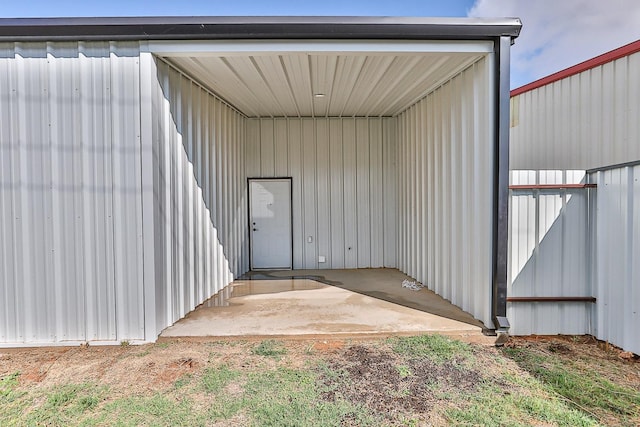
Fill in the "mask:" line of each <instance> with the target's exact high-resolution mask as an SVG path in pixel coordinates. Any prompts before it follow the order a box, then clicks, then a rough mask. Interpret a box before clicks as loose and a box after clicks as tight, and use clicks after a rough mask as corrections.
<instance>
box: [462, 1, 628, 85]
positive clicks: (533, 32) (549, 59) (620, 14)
mask: <svg viewBox="0 0 640 427" xmlns="http://www.w3.org/2000/svg"><path fill="white" fill-rule="evenodd" d="M468 15H469V16H475V17H518V18H520V19H522V24H523V27H522V33H521V34H520V37H518V39H517V40H516V42H515V45H514V46H513V47H512V51H511V55H512V56H511V58H512V59H511V61H512V62H511V70H512V78H511V86H512V87H518V86H521V85H523V84H526V83H529V82H531V81H533V80H537V79H539V78H541V77H545V76H547V75H549V74H552V73H554V72H556V71H560V70H562V69H564V68H567V67H570V66H572V65H575V64H577V63H580V62H582V61H585V60H587V59H590V58H593V57H594V56H597V55H600V54H602V53H605V52H608V51H610V50H612V49H615V48H617V47H620V46H623V45H625V44H627V43H630V42H632V41H635V40H638V39H640V1H638V0H607V1H603V0H535V1H534V0H477V1H476V2H475V4H474V5H473V7H472V8H471V10H470V11H469V13H468Z"/></svg>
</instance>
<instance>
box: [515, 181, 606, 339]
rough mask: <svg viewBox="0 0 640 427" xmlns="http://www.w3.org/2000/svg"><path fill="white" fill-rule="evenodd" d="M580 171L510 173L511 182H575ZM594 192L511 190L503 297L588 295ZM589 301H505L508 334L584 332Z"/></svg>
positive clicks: (589, 315)
mask: <svg viewBox="0 0 640 427" xmlns="http://www.w3.org/2000/svg"><path fill="white" fill-rule="evenodd" d="M584 178H585V172H584V171H512V172H511V184H515V185H534V184H578V183H581V182H584ZM593 192H594V190H590V189H562V190H537V189H535V190H512V191H511V204H510V211H509V220H510V234H509V245H510V252H511V257H510V262H511V264H510V271H509V275H510V280H509V283H510V287H509V289H508V295H509V296H514V297H515V296H521V297H557V296H564V297H580V296H592V288H591V281H590V279H591V278H590V273H589V270H588V267H589V265H590V264H591V262H590V260H591V252H590V250H591V242H590V238H589V231H588V230H589V226H590V225H589V217H590V215H589V203H590V199H589V197H590V196H592V193H593ZM592 309H593V307H592V304H591V303H585V302H554V303H551V302H534V303H525V302H517V303H508V305H507V316H508V318H509V321H510V323H511V329H510V330H509V332H510V333H511V334H513V335H529V334H546V335H553V334H590V333H592V328H591V320H592Z"/></svg>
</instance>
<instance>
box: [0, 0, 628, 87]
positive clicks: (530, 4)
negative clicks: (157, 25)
mask: <svg viewBox="0 0 640 427" xmlns="http://www.w3.org/2000/svg"><path fill="white" fill-rule="evenodd" d="M172 15H174V16H196V15H202V16H205V15H212V16H216V15H217V16H234V15H236V16H260V15H290V16H291V15H324V16H326V15H337V16H447V17H464V16H473V17H518V18H520V19H521V20H522V23H523V28H522V33H521V35H520V37H519V38H518V39H517V40H516V42H515V45H514V46H513V47H512V52H511V54H512V58H511V87H512V88H516V87H519V86H522V85H524V84H527V83H530V82H532V81H534V80H537V79H539V78H542V77H545V76H547V75H549V74H552V73H554V72H556V71H560V70H562V69H564V68H567V67H570V66H572V65H575V64H577V63H580V62H582V61H585V60H587V59H590V58H593V57H594V56H597V55H600V54H602V53H605V52H608V51H610V50H612V49H615V48H618V47H620V46H623V45H625V44H627V43H630V42H633V41H636V40H639V39H640V0H394V1H389V0H386V1H382V0H321V1H314V2H312V1H305V0H297V1H292V0H208V1H207V0H193V1H189V0H182V1H176V0H106V1H105V0H102V1H95V0H88V1H83V2H79V1H77V0H73V1H72V0H22V1H14V0H0V17H4V18H20V17H54V16H65V17H67V16H172Z"/></svg>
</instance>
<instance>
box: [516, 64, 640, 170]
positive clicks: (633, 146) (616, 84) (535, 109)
mask: <svg viewBox="0 0 640 427" xmlns="http://www.w3.org/2000/svg"><path fill="white" fill-rule="evenodd" d="M639 76H640V52H637V53H634V54H632V55H629V56H626V57H623V58H620V59H617V60H615V61H612V62H609V63H606V64H604V65H600V66H598V67H595V68H592V69H590V70H587V71H584V72H582V73H579V74H576V75H574V76H571V77H567V78H565V79H562V80H559V81H556V82H554V83H550V84H548V85H545V86H542V87H540V88H537V89H533V90H531V91H528V92H524V93H522V94H520V95H517V96H514V97H513V98H511V110H512V113H511V114H512V119H511V120H512V123H511V125H512V126H511V144H510V167H511V169H532V170H538V169H565V170H566V169H582V170H586V169H592V168H597V167H601V166H607V165H613V164H619V163H625V162H629V161H635V160H640V103H638V99H640V77H639Z"/></svg>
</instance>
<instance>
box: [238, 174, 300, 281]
mask: <svg viewBox="0 0 640 427" xmlns="http://www.w3.org/2000/svg"><path fill="white" fill-rule="evenodd" d="M274 180H280V181H285V180H287V181H289V197H290V202H289V207H290V212H289V223H290V224H291V270H293V178H292V177H290V176H271V177H247V214H248V215H247V227H248V228H247V233H248V234H249V271H256V270H257V271H265V270H269V269H268V268H258V269H254V268H253V241H252V240H253V239H252V238H251V235H252V233H251V227H252V224H251V181H274Z"/></svg>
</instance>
